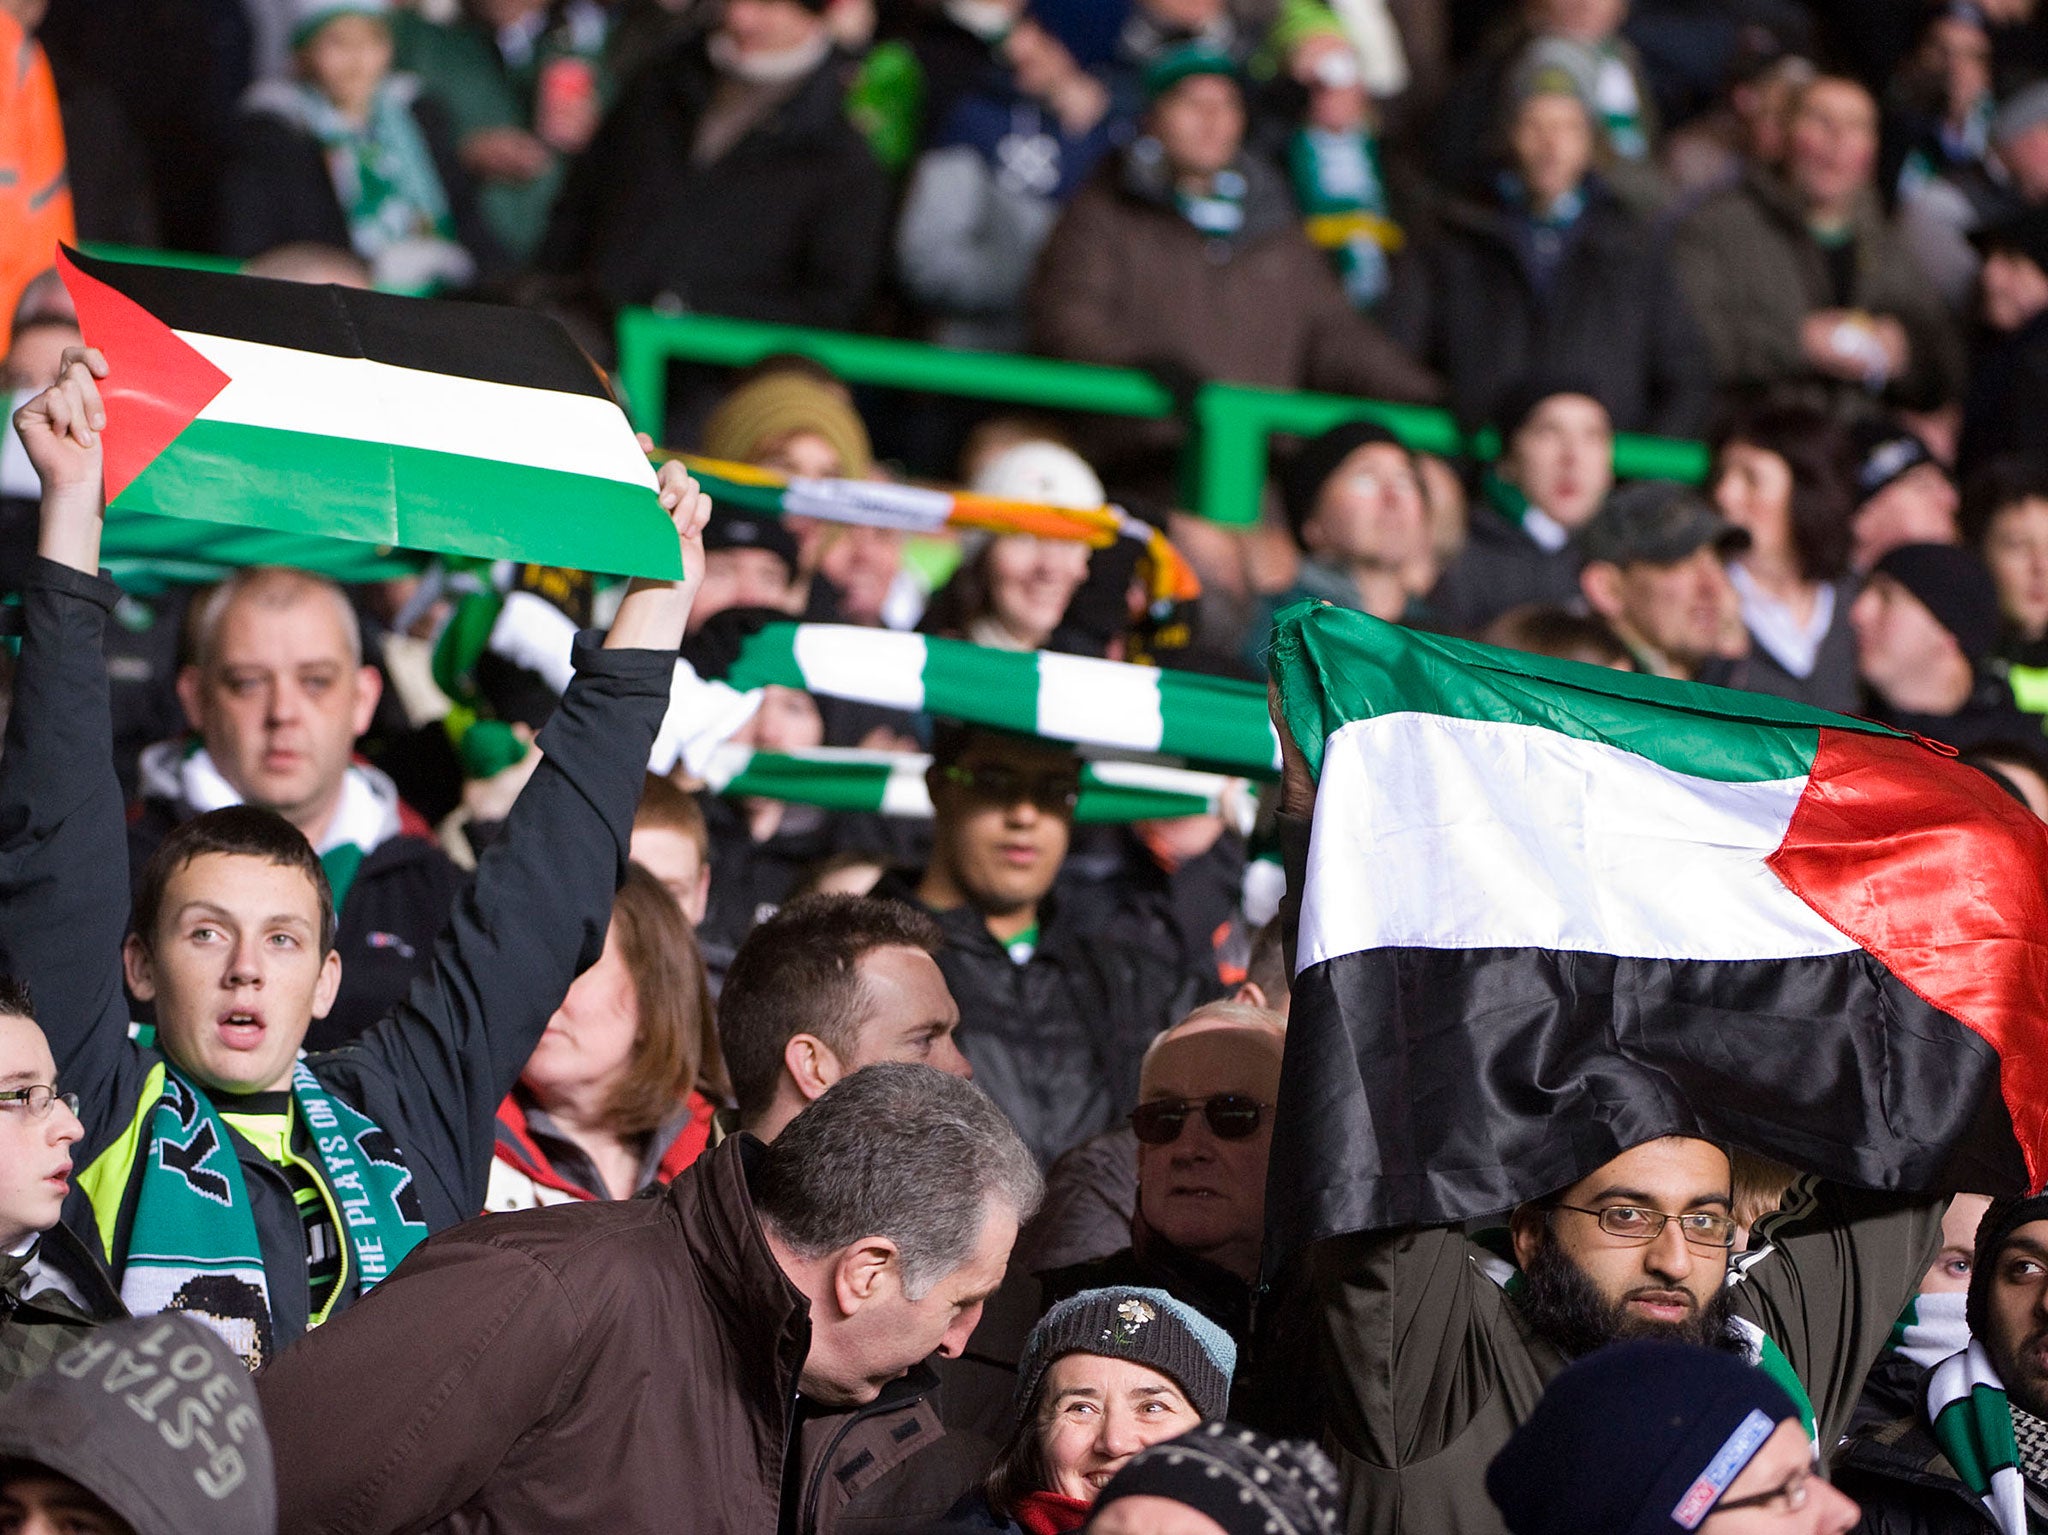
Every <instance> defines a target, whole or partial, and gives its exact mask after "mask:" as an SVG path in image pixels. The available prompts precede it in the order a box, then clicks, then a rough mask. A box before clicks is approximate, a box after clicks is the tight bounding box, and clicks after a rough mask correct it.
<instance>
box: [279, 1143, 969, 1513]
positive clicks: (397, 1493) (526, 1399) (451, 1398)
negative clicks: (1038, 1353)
mask: <svg viewBox="0 0 2048 1535" xmlns="http://www.w3.org/2000/svg"><path fill="white" fill-rule="evenodd" d="M759 1151H760V1143H759V1142H758V1141H756V1140H754V1139H753V1138H752V1137H751V1136H733V1137H730V1138H728V1139H727V1140H725V1141H724V1142H722V1143H721V1144H720V1145H719V1146H718V1147H717V1148H716V1149H715V1150H713V1151H710V1152H707V1153H706V1154H705V1155H704V1156H702V1157H700V1158H698V1160H697V1161H696V1162H695V1163H694V1164H692V1165H691V1166H690V1167H689V1168H688V1169H686V1170H685V1171H684V1172H683V1174H682V1175H681V1176H680V1177H678V1178H677V1179H676V1180H675V1182H673V1183H671V1184H670V1185H669V1186H668V1188H667V1189H666V1190H664V1191H663V1192H662V1193H661V1194H660V1195H658V1196H650V1197H646V1198H641V1199H628V1200H610V1201H601V1202H596V1203H587V1204H575V1205H561V1206H557V1207H555V1208H553V1209H549V1210H535V1211H528V1212H525V1213H521V1214H516V1215H491V1216H485V1217H484V1218H483V1219H481V1220H476V1221H471V1222H470V1223H469V1224H467V1225H465V1226H462V1227H459V1228H457V1229H456V1230H454V1231H450V1232H447V1233H444V1234H443V1235H441V1236H439V1237H436V1238H434V1239H433V1240H432V1241H430V1242H428V1243H427V1244H426V1245H425V1246H424V1247H421V1248H419V1249H418V1250H417V1251H416V1252H415V1253H414V1254H413V1256H412V1257H411V1258H410V1259H408V1260H407V1262H406V1264H405V1266H404V1267H403V1268H402V1269H401V1270H400V1271H399V1273H398V1274H397V1276H396V1277H394V1279H393V1280H392V1281H391V1282H390V1284H388V1285H387V1286H384V1287H382V1288H380V1289H379V1290H378V1291H377V1292H376V1293H375V1294H373V1295H372V1296H371V1297H370V1299H369V1300H368V1302H366V1303H365V1304H363V1305H361V1306H358V1307H357V1308H356V1309H355V1310H354V1311H352V1312H351V1313H350V1314H349V1315H348V1316H347V1317H345V1318H343V1319H341V1320H340V1321H338V1322H336V1323H334V1324H333V1325H331V1326H328V1327H325V1328H322V1329H321V1330H320V1331H319V1332H317V1333H313V1334H311V1335H310V1336H308V1337H307V1338H306V1340H305V1341H304V1342H303V1343H301V1344H300V1345H299V1346H298V1347H297V1348H294V1349H292V1350H291V1351H290V1352H288V1353H287V1354H285V1355H284V1356H283V1357H282V1358H280V1359H279V1360H278V1361H277V1362H276V1363H275V1364H274V1365H272V1366H271V1367H270V1368H269V1369H268V1370H266V1371H265V1372H264V1373H263V1375H262V1376H261V1377H260V1378H259V1379H258V1382H257V1384H258V1387H259V1389H260V1390H261V1392H262V1396H263V1404H264V1410H265V1412H266V1413H267V1414H268V1415H269V1417H270V1420H271V1422H272V1424H273V1441H274V1443H275V1445H276V1451H277V1465H278V1493H279V1504H280V1524H281V1527H282V1528H284V1529H287V1530H292V1531H295V1532H299V1535H345V1532H350V1531H361V1532H364V1535H368V1532H372V1531H376V1532H382V1531H387V1530H417V1529H426V1528H434V1529H443V1530H449V1531H457V1530H463V1531H484V1530H489V1531H491V1532H493V1535H521V1532H527V1531H531V1532H534V1535H542V1532H549V1535H552V1532H554V1531H558V1530H654V1529H662V1528H674V1527H677V1522H678V1520H680V1521H681V1523H682V1525H684V1526H686V1527H687V1528H688V1529H690V1530H691V1531H693V1532H696V1535H721V1532H724V1535H768V1532H769V1531H774V1530H778V1529H779V1530H782V1531H785V1532H790V1531H802V1532H810V1531H842V1532H843V1531H850V1530H854V1529H868V1528H885V1527H886V1528H902V1527H905V1526H907V1527H910V1528H917V1527H918V1525H919V1520H920V1518H921V1517H924V1518H936V1517H937V1516H938V1515H940V1514H943V1513H944V1512H945V1510H946V1508H947V1507H948V1506H949V1505H950V1503H951V1501H952V1499H953V1498H954V1497H956V1496H958V1494H959V1491H960V1489H961V1488H962V1487H963V1486H965V1485H966V1483H967V1482H968V1481H969V1480H971V1477H972V1475H973V1471H972V1468H960V1467H955V1466H954V1465H953V1464H952V1462H951V1461H950V1460H949V1459H948V1456H947V1454H946V1452H944V1451H942V1450H941V1449H940V1446H941V1445H942V1443H943V1440H942V1437H941V1436H942V1434H943V1430H942V1429H941V1428H940V1426H939V1421H938V1415H937V1412H936V1410H935V1409H934V1408H933V1407H932V1405H931V1404H930V1402H929V1401H928V1400H927V1399H926V1398H927V1395H928V1393H929V1392H930V1390H931V1389H932V1385H933V1377H932V1376H931V1373H930V1371H929V1370H928V1369H926V1368H924V1367H923V1366H920V1367H918V1368H917V1369H915V1370H913V1371H912V1372H911V1373H910V1374H909V1375H907V1376H905V1377H903V1378H902V1379H900V1380H898V1381H895V1382H892V1383H891V1384H890V1386H888V1387H887V1388H885V1389H884V1391H883V1393H882V1395H881V1397H880V1398H879V1399H878V1400H876V1401H874V1402H872V1403H869V1404H868V1405H866V1406H864V1407H859V1408H855V1409H852V1410H848V1411H841V1412H833V1411H829V1410H826V1409H824V1408H821V1407H817V1406H815V1405H812V1404H809V1403H803V1404H801V1406H800V1407H799V1406H798V1405H796V1404H798V1396H797V1381H798V1376H799V1373H800V1372H801V1370H802V1368H803V1363H804V1359H805V1357H806V1355H807V1354H808V1353H809V1351H810V1344H811V1324H810V1308H809V1303H808V1302H807V1301H806V1300H805V1298H804V1296H803V1293H802V1292H801V1291H799V1290H798V1289H797V1288H796V1287H795V1286H794V1285H792V1284H791V1283H790V1282H789V1280H788V1279H787V1278H786V1277H785V1276H784V1274H783V1272H782V1270H781V1268H780V1267H779V1266H778V1265H777V1263H776V1261H775V1256H774V1254H773V1252H771V1251H770V1249H769V1247H768V1242H767V1239H766V1237H765V1236H764V1235H763V1234H762V1230H761V1221H760V1217H759V1216H758V1215H757V1214H756V1213H755V1210H754V1204H753V1198H752V1195H751V1193H750V1192H749V1189H748V1183H747V1179H748V1166H749V1162H750V1160H751V1159H752V1158H754V1157H756V1156H757V1155H758V1153H759ZM365 1394H368V1395H371V1396H374V1398H375V1399H376V1400H377V1401H378V1402H380V1403H382V1404H383V1407H382V1408H381V1409H380V1410H379V1411H377V1412H363V1411H360V1410H358V1404H359V1402H360V1401H361V1400H362V1398H363V1397H364V1395H365ZM651 1447H658V1448H651ZM788 1456H793V1457H794V1463H792V1464H786V1463H785V1457H788ZM923 1476H929V1477H930V1485H929V1487H921V1486H917V1485H913V1484H914V1483H915V1482H916V1481H917V1479H918V1478H919V1477H923ZM870 1501H872V1503H873V1505H874V1507H875V1508H877V1509H879V1510H885V1511H886V1512H887V1515H888V1516H889V1517H891V1518H894V1519H895V1520H896V1521H898V1522H897V1523H896V1524H895V1525H893V1526H891V1525H886V1524H882V1525H875V1524H870V1523H868V1522H867V1515H866V1514H865V1512H864V1509H865V1506H866V1505H867V1504H868V1503H869V1502H870ZM877 1517H878V1518H879V1517H880V1516H879V1515H877Z"/></svg>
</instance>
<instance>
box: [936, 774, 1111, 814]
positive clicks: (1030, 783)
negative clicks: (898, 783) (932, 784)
mask: <svg viewBox="0 0 2048 1535" xmlns="http://www.w3.org/2000/svg"><path fill="white" fill-rule="evenodd" d="M945 777H946V782H947V783H952V784H958V785H959V786H960V787H961V788H963V789H965V790H966V791H967V792H968V793H969V794H971V795H973V796H974V798H976V799H978V800H980V801H981V802H982V803H984V804H988V805H1018V804H1022V803H1023V802H1024V801H1026V800H1029V801H1030V802H1031V803H1032V804H1034V805H1036V806H1037V807H1038V808H1039V809H1040V810H1043V811H1045V812H1046V813H1047V814H1049V815H1072V814H1073V813H1074V806H1075V805H1077V804H1079V803H1080V801H1081V775H1080V774H1078V773H1060V772H1051V773H1020V772H1018V771H1017V769H1015V768H1011V767H1001V766H991V767H974V768H970V767H949V768H947V769H946V770H945Z"/></svg>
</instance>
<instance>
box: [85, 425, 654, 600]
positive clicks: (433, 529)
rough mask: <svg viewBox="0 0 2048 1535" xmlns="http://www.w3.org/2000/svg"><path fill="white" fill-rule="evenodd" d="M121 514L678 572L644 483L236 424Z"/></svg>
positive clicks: (160, 475)
mask: <svg viewBox="0 0 2048 1535" xmlns="http://www.w3.org/2000/svg"><path fill="white" fill-rule="evenodd" d="M117 510H118V511H122V512H130V511H132V512H147V513H154V514H156V515H159V516H169V517H196V518H201V519H204V520H206V521H210V522H220V523H229V524H234V525H238V526H243V527H250V528H260V529H263V530H266V531H269V532H273V533H290V534H317V535H321V536H324V537H329V538H341V539H349V540H353V541H356V542H360V543H366V544H377V545H384V546H390V547H398V548H405V549H419V550H426V551H430V552H433V553H439V554H463V555H471V556H474V557H476V558H479V559H492V560H497V559H511V560H522V561H528V562H531V563H533V564H539V565H563V566H568V567H570V568H572V569H576V570H589V571H597V572H601V573H603V574H607V575H645V576H652V577H656V578H663V579H674V578H676V577H678V576H680V575H681V574H682V567H681V558H680V554H679V551H678V549H677V546H676V539H675V534H674V531H673V528H672V525H671V524H670V522H669V519H668V517H667V515H666V514H665V513H663V512H662V510H661V504H660V502H659V501H658V500H656V499H655V497H654V496H653V495H652V494H651V493H650V492H649V491H648V490H647V489H646V488H645V487H643V486H639V485H629V484H626V483H624V482H623V481H619V480H612V479H605V478H603V477H600V476H596V475H583V474H568V473H564V472H562V471H560V470H551V469H535V468H532V467H530V466H527V465H522V464H508V463H503V462H500V461H498V460H494V459H483V458H471V457H468V456H466V455H463V454H456V453H436V452H432V451H429V450H426V449H422V448H404V447H393V446H392V445H390V444H388V443H379V442H365V441H361V440H359V439H354V438H346V437H326V436H320V435H317V434H314V433H309V432H287V431H279V430H276V429H274V428H269V427H254V426H240V425H235V424H232V423H227V422H218V421H206V420H199V421H195V422H193V423H192V424H191V425H190V426H188V427H187V428H186V429H185V430H184V431H183V432H181V433H179V434H178V437H177V440H176V441H174V442H173V443H172V444H171V446H170V447H169V448H167V449H165V450H164V452H163V453H162V454H160V455H159V456H158V457H157V458H156V460H155V461H154V462H153V463H151V464H150V465H149V467H148V468H147V469H145V470H143V472H142V473H141V474H140V475H139V476H137V478H136V479H135V481H134V483H133V484H131V485H130V486H129V487H128V489H127V490H126V491H124V492H123V493H122V495H121V497H120V500H119V502H118V504H117Z"/></svg>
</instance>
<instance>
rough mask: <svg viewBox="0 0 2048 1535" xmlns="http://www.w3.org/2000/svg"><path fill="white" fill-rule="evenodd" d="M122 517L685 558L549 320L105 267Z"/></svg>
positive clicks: (100, 299) (67, 272)
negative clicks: (133, 515) (139, 515)
mask: <svg viewBox="0 0 2048 1535" xmlns="http://www.w3.org/2000/svg"><path fill="white" fill-rule="evenodd" d="M59 267H60V268H61V270H62V272H63V274H64V283H65V286H66V287H68V288H69V289H70V290H71V296H72V299H73V301H74V302H75V303H76V304H77V306H78V319H79V328H80V330H82V331H83V332H84V334H85V339H86V340H87V342H89V343H90V344H91V345H93V346H96V347H98V348H99V349H100V350H101V351H102V352H104V353H105V354H106V358H107V366H108V370H109V374H108V377H107V378H106V379H105V380H103V381H102V384H101V393H102V395H103V396H104V398H105V401H106V407H107V427H106V431H105V434H104V438H105V443H106V491H107V502H108V506H109V509H110V511H113V512H117V513H118V512H123V511H129V512H141V513H152V514H155V515H158V516H168V517H189V518H197V519H201V520H204V521H208V522H221V523H234V524H239V525H241V526H245V527H253V528H263V529H267V530H269V531H271V532H276V533H298V534H318V535H324V536H327V537H333V538H342V539H348V540H353V541H357V542H361V543H366V544H373V545H379V546H389V547H397V548H405V549H417V550H427V551H432V552H436V553H448V554H467V555H475V556H478V557H481V558H485V559H516V560H525V561H530V562H532V563H535V564H542V565H564V566H569V567H572V568H574V569H579V570H592V571H601V572H604V573H606V574H612V575H642V576H651V577H656V578H662V579H671V580H672V579H675V578H677V577H679V576H680V575H681V574H682V565H681V557H680V554H679V552H678V550H677V547H676V538H675V531H674V528H673V525H672V524H671V523H670V521H669V519H668V517H667V515H666V514H665V513H664V512H663V511H662V509H661V503H660V501H659V500H658V499H657V497H656V494H655V479H654V471H653V469H652V468H651V467H650V466H649V464H648V462H647V459H646V457H645V455H644V454H642V453H641V452H640V450H639V447H638V445H637V444H636V443H635V441H634V439H633V432H632V428H631V427H630V426H629V425H628V424H627V422H626V418H625V415H624V414H623V413H622V412H621V411H620V410H619V408H618V406H617V405H616V404H615V403H614V402H613V400H612V398H611V396H610V395H609V394H608V393H607V392H606V390H605V385H604V381H603V379H602V378H601V377H600V375H599V374H598V371H597V369H596V367H595V366H594V365H593V364H592V363H591V362H590V360H589V359H588V358H587V357H585V356H584V355H583V353H582V352H580V351H579V350H577V348H576V345H575V343H573V342H572V341H570V339H569V337H568V334H567V333H566V332H565V331H563V330H562V328H561V327H560V326H559V325H557V324H556V323H555V322H554V321H553V320H551V319H548V318H547V317H546V316H544V315H538V314H532V313H529V312H527V311H524V310H517V309H504V308H495V307H491V306H487V305H480V304H458V303H445V302H436V301H429V300H424V299H404V298H396V297H393V296H391V295H389V294H382V293H367V292H360V291H357V290H354V289H347V288H332V287H316V286H312V285H310V284H304V283H290V282H274V281H270V280H267V279H263V278H256V277H237V276H227V275H223V274H219V273H212V272H190V271H177V270H173V269H171V268H169V267H156V266H141V265H132V264H128V263H114V262H105V261H96V260H93V259H91V258H90V257H86V256H81V255H79V254H77V253H76V252H72V251H66V252H64V253H63V254H62V255H61V256H60V258H59Z"/></svg>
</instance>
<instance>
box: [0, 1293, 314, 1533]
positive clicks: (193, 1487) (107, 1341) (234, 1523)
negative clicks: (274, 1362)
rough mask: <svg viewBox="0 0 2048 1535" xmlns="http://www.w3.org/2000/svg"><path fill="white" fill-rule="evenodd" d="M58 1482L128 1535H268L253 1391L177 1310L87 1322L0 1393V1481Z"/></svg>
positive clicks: (265, 1464) (271, 1477)
mask: <svg viewBox="0 0 2048 1535" xmlns="http://www.w3.org/2000/svg"><path fill="white" fill-rule="evenodd" d="M23 1464H27V1465H32V1466H40V1467H42V1468H43V1469H45V1470H47V1471H51V1472H54V1473H56V1474H57V1475H58V1476H61V1477H65V1478H68V1479H69V1480H71V1481H73V1482H76V1483H77V1484H78V1485H79V1486H80V1487H83V1488H84V1489H85V1490H86V1491H87V1492H89V1493H91V1494H92V1495H93V1496H94V1497H96V1498H98V1499H99V1500H100V1501H101V1502H102V1503H104V1504H106V1505H107V1507H109V1508H111V1509H112V1510H113V1511H114V1512H115V1513H117V1514H119V1515H120V1516H121V1517H122V1518H123V1519H125V1520H126V1521H127V1522H128V1523H129V1524H131V1525H133V1526H134V1527H135V1529H136V1531H137V1535H275V1532H276V1530H277V1477H276V1472H275V1470H274V1469H273V1467H272V1463H271V1458H270V1436H269V1435H268V1434H267V1433H266V1432H265V1430H264V1427H263V1409H262V1407H261V1406H260V1404H259V1403H258V1402H257V1400H256V1387H255V1384H254V1383H253V1382H252V1381H251V1380H250V1378H249V1372H248V1369H247V1368H246V1367H245V1366H244V1365H243V1363H242V1361H241V1359H240V1358H239V1357H238V1356H237V1355H236V1354H235V1352H234V1351H233V1350H232V1349H230V1348H229V1347H228V1346H227V1344H226V1343H225V1342H224V1341H222V1339H221V1338H220V1336H219V1335H218V1334H216V1333H214V1332H213V1331H211V1330H210V1329H208V1328H207V1327H205V1326H203V1325H202V1324H200V1323H198V1322H195V1321H194V1320H193V1319H192V1318H191V1317H189V1316H184V1315H182V1314H180V1313H177V1312H166V1313H164V1314H162V1315H160V1316H150V1317H136V1318H134V1319H133V1320H131V1321H125V1322H114V1323H111V1324H109V1325H108V1326H105V1327H100V1328H95V1329H94V1330H93V1331H92V1332H90V1333H88V1334H86V1336H85V1337H84V1338H82V1339H80V1340H79V1342H77V1343H76V1344H74V1345H73V1346H72V1347H70V1348H69V1349H67V1350H65V1351H64V1352H63V1353H61V1354H59V1355H58V1356H57V1357H56V1359H55V1360H54V1361H52V1362H51V1364H50V1366H49V1368H47V1369H45V1370H43V1371H41V1372H40V1373H39V1374H36V1375H32V1376H30V1377H29V1378H28V1379H27V1380H25V1381H23V1382H22V1383H21V1384H20V1385H19V1386H17V1387H15V1388H14V1390H12V1391H10V1392H9V1393H8V1394H7V1395H6V1397H5V1398H0V1476H4V1475H6V1474H7V1473H8V1472H9V1471H13V1470H18V1469H19V1468H20V1467H21V1466H22V1465H23Z"/></svg>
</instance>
